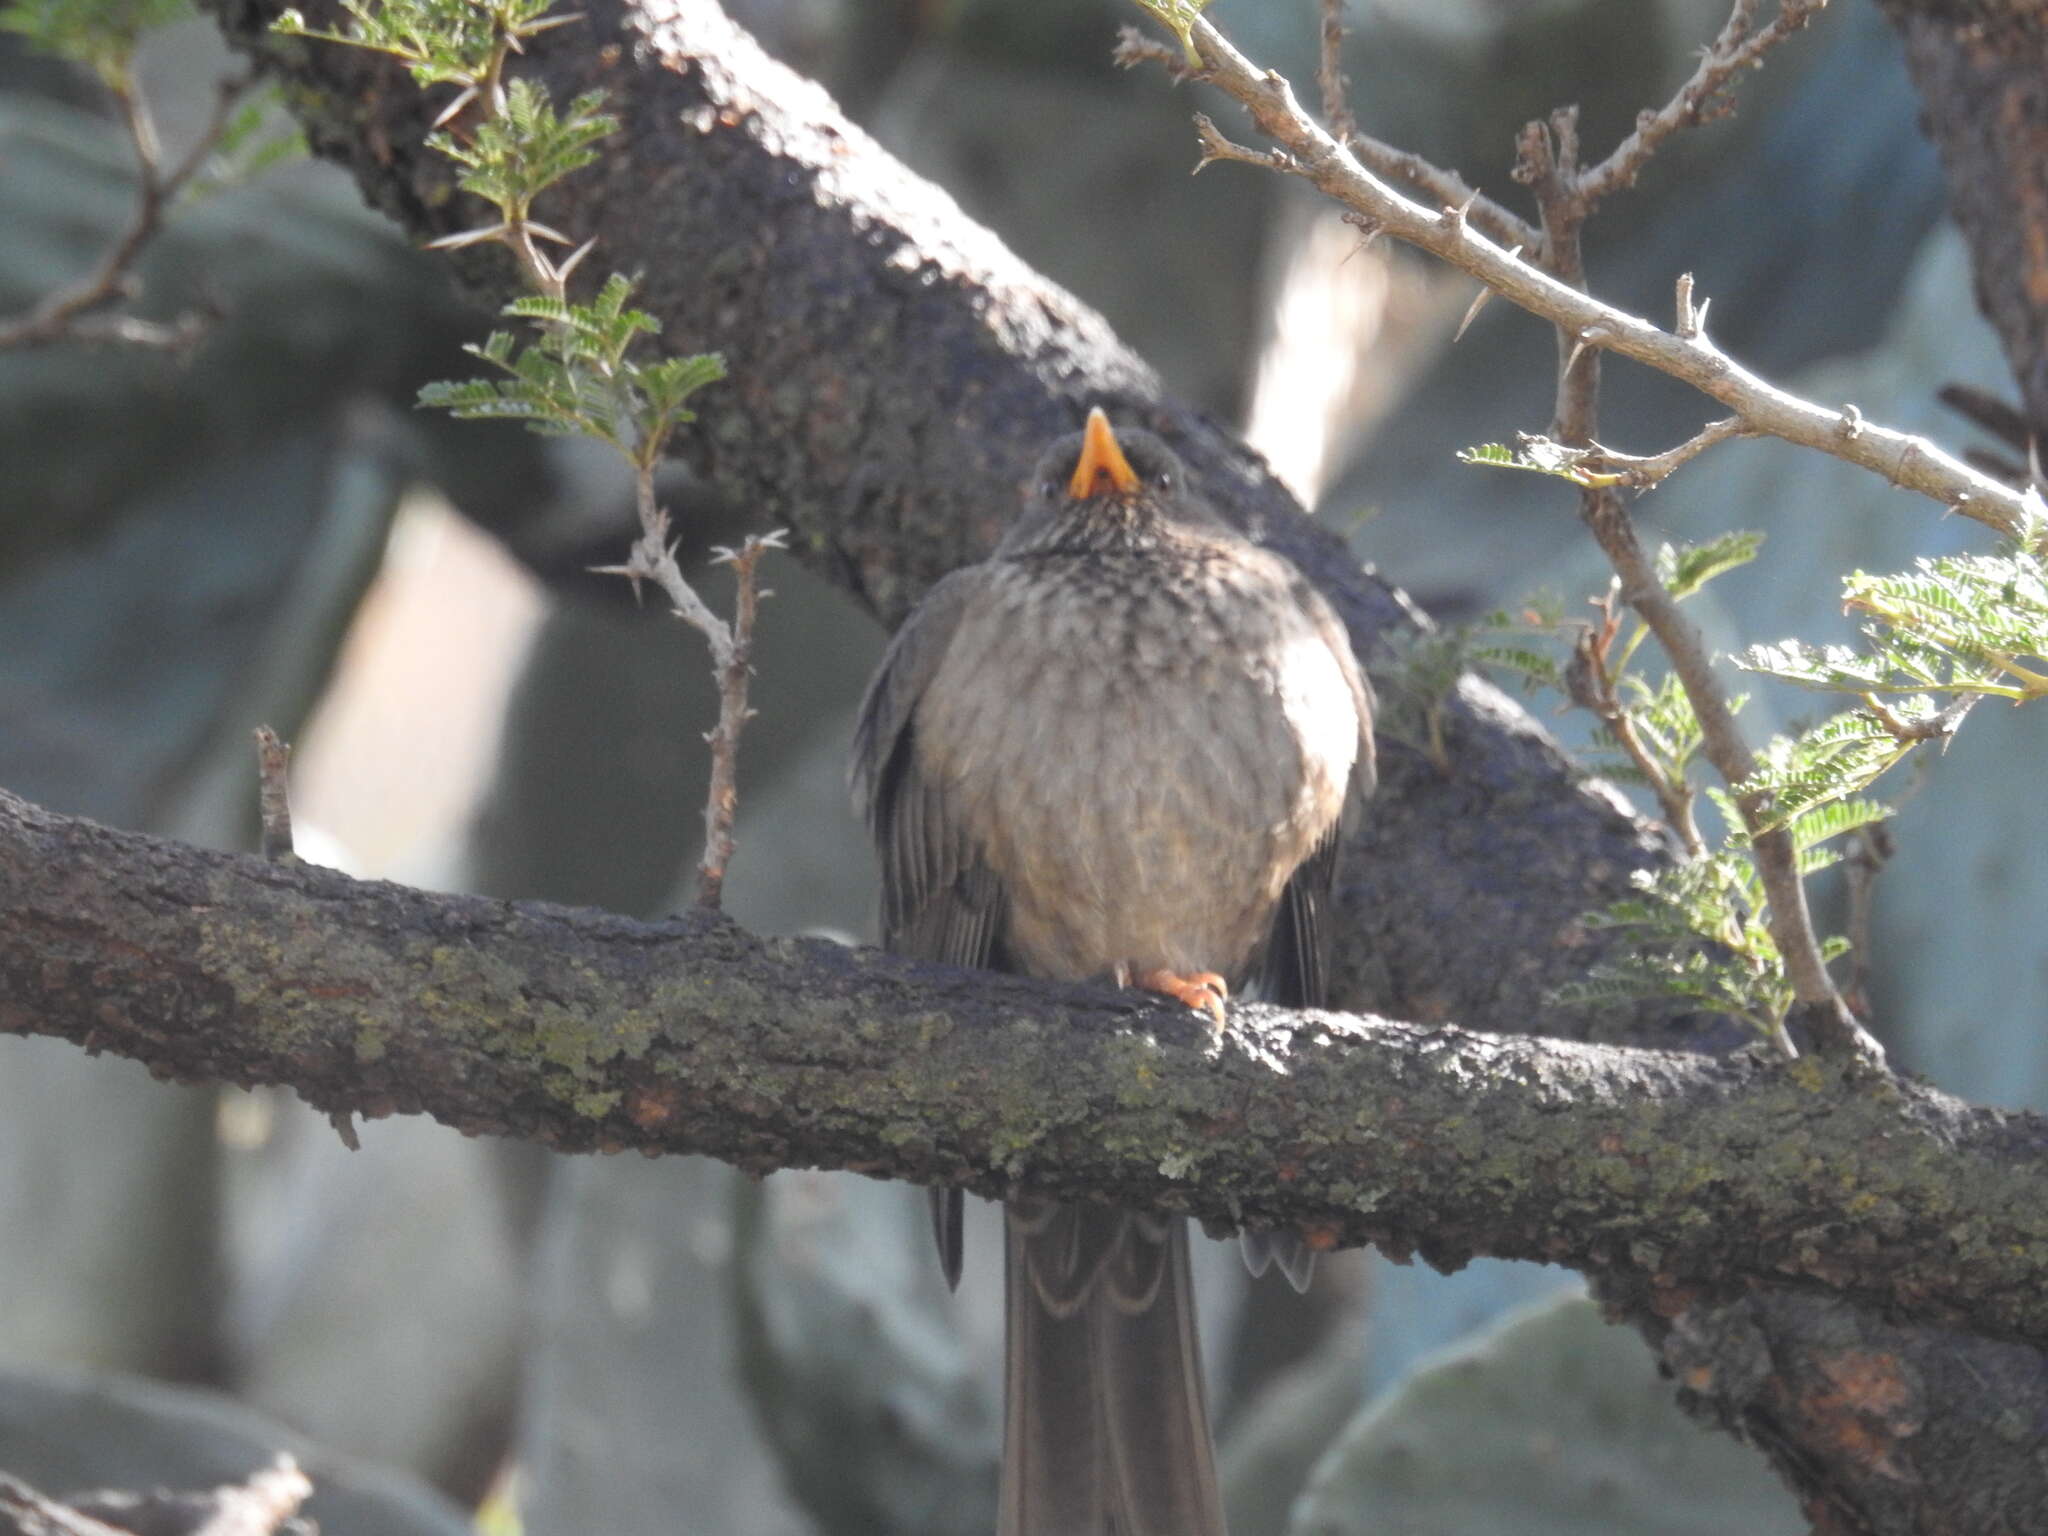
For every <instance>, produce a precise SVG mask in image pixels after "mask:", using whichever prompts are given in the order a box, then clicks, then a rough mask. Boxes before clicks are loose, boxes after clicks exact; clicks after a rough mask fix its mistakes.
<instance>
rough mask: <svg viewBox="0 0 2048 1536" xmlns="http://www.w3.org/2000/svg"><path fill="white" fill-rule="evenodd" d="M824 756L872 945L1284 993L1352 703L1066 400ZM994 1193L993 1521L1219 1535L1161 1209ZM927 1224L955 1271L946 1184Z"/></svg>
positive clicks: (1156, 457)
mask: <svg viewBox="0 0 2048 1536" xmlns="http://www.w3.org/2000/svg"><path fill="white" fill-rule="evenodd" d="M852 777H853V783H854V791H855V796H856V798H857V799H858V800H859V801H860V802H861V804H862V806H863V809H864V810H865V811H866V814H867V817H868V822H869V826H870V827H871V829H872V830H873V833H874V836H875V841H876V845H877V847H878V849H879V851H880V854H881V859H882V926H883V939H884V942H885V943H886V944H887V945H888V946H889V947H890V948H892V949H895V950H897V951H899V952H901V953H904V954H909V955H915V956H919V957H921V958H924V959H929V960H939V961H946V962H949V963H951V964H955V965H966V966H985V967H989V968H991V969H996V970H1004V971H1013V972H1017V973H1020V974H1023V975H1028V976H1042V977H1048V978H1058V979H1066V980H1082V979H1091V978H1100V979H1114V980H1116V981H1118V982H1120V983H1124V984H1131V983H1135V984H1137V985H1141V986H1146V987H1150V988H1153V989H1155V990H1159V991H1163V992H1167V993H1169V994H1170V995H1173V996H1176V997H1179V998H1181V999H1182V1000H1183V1001H1185V1002H1188V1003H1189V1004H1190V1005H1191V1006H1195V1007H1203V1008H1207V1009H1208V1010H1209V1011H1211V1012H1212V1013H1214V1014H1216V1016H1217V1017H1218V1018H1219V1019H1220V1017H1221V1004H1222V996H1223V993H1224V991H1225V990H1226V989H1227V988H1240V987H1243V986H1245V985H1247V984H1250V983H1253V982H1257V983H1258V984H1259V985H1260V987H1261V990H1262V991H1263V992H1264V993H1265V995H1266V996H1268V997H1269V998H1270V999H1271V1000H1273V1001H1275V1002H1281V1003H1286V1004H1290V1005H1294V1006H1313V1005H1317V1004H1320V1003H1321V1002H1322V1001H1323V992H1324V949H1325V941H1326V934H1325V931H1324V928H1325V921H1326V913H1327V910H1328V906H1329V901H1330V890H1331V880H1332V877H1333V874H1334V863H1335V857H1336V848H1337V837H1338V828H1339V822H1340V819H1341V818H1342V815H1343V812H1344V810H1345V807H1346V805H1347V803H1349V802H1352V801H1355V800H1357V799H1359V798H1362V797H1363V795H1365V794H1366V793H1368V792H1370V790H1371V787H1372V783H1373V755H1372V718H1371V707H1370V694H1369V692H1368V690H1367V687H1366V684H1365V681H1364V678H1363V675H1362V674H1361V673H1360V672H1359V670H1358V666H1357V664H1356V662H1355V661H1354V660H1353V658H1352V654H1351V647H1350V644H1349V642H1348V640H1347V639H1346V637H1345V634H1344V631H1343V628H1342V626H1341V625H1340V624H1339V623H1338V622H1337V619H1336V617H1335V615H1334V614H1333V613H1332V612H1331V610H1330V608H1329V605H1328V604H1327V603H1326V602H1324V600H1323V599H1322V597H1321V596H1320V595H1319V594H1317V593H1316V592H1315V590H1314V589H1313V588H1311V587H1310V586H1309V585H1308V583H1307V582H1306V581H1305V580H1303V578H1302V576H1301V575H1300V573H1299V572H1298V571H1296V570H1295V569H1294V567H1293V566H1292V565H1290V564H1288V562H1287V561H1286V560H1284V559H1282V558H1281V557H1280V556H1278V555H1275V554H1273V553H1271V552H1270V551H1267V550H1263V549H1260V548H1259V547H1257V546H1256V545H1254V544H1252V543H1250V542H1249V541H1248V540H1246V539H1245V538H1243V537H1242V536H1241V535H1239V534H1238V533H1236V532H1235V531H1233V530H1232V529H1230V528H1229V527H1228V526H1227V525H1226V524H1224V523H1223V522H1222V521H1221V520H1220V519H1219V518H1217V517H1216V516H1215V514H1214V513H1213V512H1212V511H1211V510H1210V509H1209V508H1208V507H1207V506H1206V505H1204V504H1203V503H1202V502H1201V501H1200V499H1199V498H1197V497H1196V496H1195V495H1194V494H1193V493H1192V491H1191V490H1190V488H1189V487H1188V485H1187V484H1186V480H1185V474H1184V471H1183V470H1182V467H1181V465H1180V461H1179V460H1178V459H1177V458H1176V457H1175V456H1174V455H1173V453H1172V452H1171V451H1170V450H1169V449H1168V448H1167V447H1166V446H1165V445H1164V444H1163V443H1161V442H1159V441H1158V439H1156V438H1154V437H1152V436H1151V435H1150V434H1149V433H1144V432H1138V431H1126V432H1125V433H1123V434H1122V435H1121V440H1119V437H1118V436H1117V435H1116V434H1113V433H1112V431H1111V429H1110V427H1109V423H1108V420H1107V418H1106V417H1104V416H1103V414H1102V412H1101V411H1100V409H1099V408H1098V409H1097V410H1096V411H1094V412H1092V413H1091V414H1090V417H1089V422H1088V427H1087V429H1086V430H1085V431H1084V432H1081V433H1076V434H1074V435H1072V436H1070V437H1067V438H1063V439H1061V440H1060V441H1059V442H1058V443H1055V444H1054V445H1053V446H1052V447H1051V448H1050V449H1049V450H1048V451H1047V453H1046V455H1045V457H1044V458H1043V459H1042V460H1041V462H1040V464H1039V468H1038V471H1037V473H1036V474H1035V475H1034V477H1033V479H1032V482H1031V486H1030V488H1029V490H1028V491H1027V495H1026V504H1025V509H1024V513H1023V515H1022V516H1021V517H1020V518H1019V519H1018V520H1017V522H1016V523H1015V524H1014V525H1013V526H1012V527H1011V529H1010V531H1009V532H1008V534H1007V535H1006V536H1005V537H1004V538H1003V540H1002V542H1001V543H1000V544H999V545H998V546H997V548H996V550H995V553H994V554H993V555H991V556H990V557H989V559H988V560H987V561H985V562H984V563H982V564H980V565H976V566H972V567H969V568H967V569H965V570H961V571H956V572H955V573H954V574H952V575H951V576H948V577H947V578H946V579H945V580H943V581H941V582H940V583H939V584H938V585H937V586H935V587H934V588H932V590H931V592H930V593H929V594H928V595H927V596H926V597H925V600H924V601H923V603H921V604H920V605H919V606H918V608H917V609H916V611H915V612H913V613H912V614H911V616H910V618H909V619H908V620H907V621H905V623H904V625H903V627H902V629H901V630H900V631H899V632H898V633H897V635H896V638H895V640H894V642H893V643H892V644H891V645H890V647H889V650H888V654H887V655H886V656H884V658H883V660H882V665H881V668H880V670H879V671H878V672H877V673H876V676H875V680H874V682H873V684H872V685H871V686H870V687H869V690H868V695H867V699H866V701H865V703H864V704H863V706H862V709H861V718H860V724H859V727H858V730H857V732H856V735H855V740H854V754H853V768H852ZM1007 1210H1008V1223H1007V1226H1008V1233H1009V1235H1008V1240H1007V1243H1006V1261H1005V1276H1006V1286H1007V1290H1008V1298H1007V1316H1008V1326H1007V1350H1006V1352H1007V1357H1008V1363H1007V1381H1006V1392H1005V1405H1006V1406H1005V1425H1004V1437H1003V1439H1004V1446H1003V1474H1002V1492H1001V1510H1002V1517H1001V1526H1000V1532H1001V1536H1220V1533H1221V1532H1222V1531H1223V1514H1222V1504H1221V1498H1220V1495H1219V1494H1218V1492H1217V1487H1216V1472H1215V1463H1214V1453H1213V1451H1212V1450H1211V1447H1210V1440H1209V1428H1208V1416H1207V1412H1206V1409H1205V1407H1204V1403H1203V1387H1202V1376H1201V1362H1200V1359H1199V1356H1198V1354H1197V1351H1196V1347H1195V1326H1194V1309H1193V1292H1192V1290H1191V1288H1190V1285H1189V1280H1188V1237H1187V1226H1186V1222H1185V1220H1184V1219H1183V1218H1180V1217H1177V1216H1176V1217H1164V1216H1157V1215H1152V1214H1148V1213H1142V1212H1133V1211H1118V1210H1112V1209H1109V1208H1106V1207H1095V1206H1064V1205H1057V1204H1053V1203H1051V1202H1046V1201H1040V1200H1034V1199H1023V1198H1017V1199H1012V1200H1011V1201H1010V1202H1009V1204H1008V1206H1007ZM933 1213H934V1221H935V1226H936V1229H937V1233H938V1238H939V1246H940V1254H941V1261H942V1263H943V1264H944V1266H945V1268H946V1273H947V1278H948V1279H949V1280H957V1278H958V1275H959V1264H960V1252H959V1233H960V1219H959V1197H958V1192H957V1191H955V1192H951V1193H950V1194H948V1193H944V1192H941V1193H940V1194H938V1195H937V1196H935V1199H934V1204H933Z"/></svg>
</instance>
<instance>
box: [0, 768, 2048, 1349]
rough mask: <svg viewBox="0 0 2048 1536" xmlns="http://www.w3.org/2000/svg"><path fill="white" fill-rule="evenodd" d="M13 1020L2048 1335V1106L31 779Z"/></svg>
mask: <svg viewBox="0 0 2048 1536" xmlns="http://www.w3.org/2000/svg"><path fill="white" fill-rule="evenodd" d="M0 929H4V931H5V932H6V933H7V934H8V935H9V942H8V944H7V945H6V947H5V948H4V949H0V1030H5V1031H8V1032H11V1033H34V1034H51V1035H59V1036H63V1037H65V1038H69V1039H72V1040H76V1041H78V1042H80V1043H81V1044H84V1045H85V1046H86V1047H87V1048H89V1049H93V1050H105V1051H113V1052H116V1053H118V1054H121V1055H126V1056H132V1057H134V1058H136V1059H138V1060H141V1061H144V1062H146V1063H147V1064H148V1065H149V1066H150V1067H151V1068H152V1069H153V1070H155V1071H157V1072H158V1073H160V1074H161V1075H163V1076H166V1077H178V1078H188V1079H201V1080H215V1081H225V1082H233V1083H243V1084H255V1083H272V1082H276V1083H287V1084H290V1085H291V1086H292V1087H294V1088H296V1089H297V1090H298V1091H299V1092H300V1094H301V1095H302V1096H304V1097H305V1098H306V1099H307V1100H308V1101H309V1102H311V1103H312V1104H314V1105H315V1106H316V1107H319V1108H322V1109H326V1110H328V1111H330V1112H333V1111H342V1110H353V1111H355V1112H358V1113H361V1114H364V1115H368V1116H371V1117H374V1116H376V1115H379V1114H382V1113H388V1112H391V1111H402V1112H425V1113H429V1114H432V1115H434V1116H435V1117H436V1118H437V1119H440V1120H443V1121H445V1122H447V1123H448V1124H451V1125H454V1126H456V1127H458V1128H459V1129H461V1130H463V1131H466V1132H470V1133H487V1134H497V1135H511V1136H518V1137H521V1138H524V1139H529V1140H534V1141H539V1142H541V1143H543V1144H546V1145H549V1146H552V1147H557V1148H560V1149H563V1150H581V1149H588V1148H604V1149H620V1148H627V1147H633V1148H639V1149H643V1150H648V1151H661V1152H702V1153H708V1154H710V1155H713V1156H716V1157H720V1158H723V1159H725V1160H727V1161H729V1162H733V1163H736V1164H738V1165H740V1166H741V1167H746V1168H754V1169H768V1168H775V1167H785V1166H791V1165H804V1164H811V1165H817V1166H823V1167H835V1168H851V1169H856V1170H858V1171H861V1172H865V1173H873V1174H880V1175H885V1176H891V1177H898V1178H907V1179H916V1180H921V1181H926V1182H959V1183H963V1184H965V1185H967V1186H968V1187H970V1188H973V1189H976V1190H978V1191H980V1192H982V1193H985V1194H1001V1193H1003V1192H1006V1191H1008V1190H1010V1189H1012V1188H1025V1189H1029V1190H1032V1191H1033V1192H1036V1193H1041V1194H1051V1195H1059V1196H1066V1197H1082V1198H1105V1197H1107V1198H1111V1199H1114V1200H1117V1201H1120V1202H1125V1203H1130V1204H1137V1205H1154V1206H1165V1207H1171V1208H1179V1209H1185V1210H1188V1211H1191V1212H1193V1213H1194V1214H1196V1215H1198V1216H1201V1217H1204V1218H1207V1219H1209V1220H1212V1221H1222V1222H1228V1221H1233V1220H1236V1219H1239V1218H1242V1219H1244V1220H1246V1221H1248V1222H1251V1223H1253V1224H1256V1225H1276V1224H1284V1225H1289V1226H1297V1227H1301V1228H1304V1229H1306V1230H1307V1231H1308V1232H1309V1233H1310V1234H1311V1237H1312V1240H1313V1241H1314V1242H1316V1243H1317V1244H1318V1245H1319V1246H1329V1245H1336V1244H1349V1243H1358V1242H1366V1241H1370V1242H1373V1243H1375V1244H1377V1245H1379V1246H1380V1247H1381V1248H1383V1249H1385V1250H1387V1251H1390V1252H1394V1253H1397V1254H1399V1253H1405V1252H1410V1251H1414V1252H1419V1253H1421V1254H1423V1255H1424V1256H1426V1257H1428V1258H1429V1259H1430V1260H1431V1261H1433V1262H1435V1263H1438V1264H1442V1265H1456V1264H1459V1263H1462V1262H1463V1261H1465V1260H1467V1259H1469V1258H1472V1257H1474V1256H1476V1255H1480V1254H1497V1255H1500V1256H1503V1257H1510V1258H1524V1259H1540V1260H1546V1261H1549V1262H1553V1263H1566V1264H1571V1265H1574V1266H1577V1267H1580V1268H1584V1269H1586V1270H1588V1271H1591V1272H1594V1273H1598V1274H1607V1275H1612V1276H1617V1277H1633V1279H1634V1280H1635V1281H1636V1282H1637V1283H1638V1284H1647V1285H1649V1286H1651V1287H1653V1288H1654V1289H1655V1290H1657V1291H1659V1292H1664V1293H1670V1294H1671V1295H1672V1296H1673V1297H1674V1298H1677V1297H1679V1296H1681V1294H1683V1293H1701V1292H1704V1293H1718V1292H1722V1291H1730V1292H1732V1291H1734V1290H1739V1289H1740V1288H1741V1286H1742V1285H1743V1284H1744V1283H1745V1282H1749V1281H1757V1280H1774V1281H1781V1280H1785V1279H1787V1278H1793V1279H1800V1280H1805V1281H1810V1282H1812V1283H1814V1284H1816V1285H1821V1286H1826V1287H1829V1288H1831V1289H1834V1290H1837V1291H1840V1292H1842V1293H1845V1294H1847V1295H1850V1296H1854V1297H1859V1298H1861V1299H1863V1300H1866V1301H1869V1302H1873V1303H1877V1304H1880V1305H1882V1306H1884V1307H1886V1308H1888V1309H1891V1310H1892V1311H1893V1312H1895V1313H1896V1314H1897V1315H1899V1316H1901V1317H1907V1318H1916V1319H1921V1320H1941V1321H1945V1322H1952V1323H1959V1324H1965V1325H1968V1326H1970V1327H1973V1328H1975V1329H1978V1330H1981V1331H1984V1332H1989V1333H1995V1334H2007V1335H2015V1336H2021V1337H2025V1338H2028V1339H2034V1340H2040V1339H2048V1125H2044V1124H2043V1122H2041V1121H2040V1120H2037V1119H2035V1118H2033V1117H2030V1116H2025V1115H2006V1114H2000V1113H1996V1112H1993V1111H1989V1110H1979V1109H1972V1108H1970V1107H1968V1106H1965V1105H1963V1104H1960V1103H1957V1102H1956V1101H1954V1100H1952V1099H1948V1098H1946V1097H1944V1096H1942V1095H1940V1094H1938V1093H1935V1092H1933V1091H1932V1090H1929V1089H1925V1088H1921V1087H1918V1086H1915V1085H1912V1084H1908V1083H1903V1082H1900V1081H1898V1080H1896V1079H1893V1078H1891V1077H1889V1076H1886V1075H1884V1074H1882V1073H1877V1072H1871V1071H1865V1070H1860V1069H1842V1068H1835V1067H1826V1066H1822V1065H1819V1064H1816V1063H1806V1064H1802V1065H1800V1066H1798V1067H1794V1068H1785V1067H1780V1066H1776V1065H1771V1064H1759V1063H1756V1062H1752V1061H1748V1060H1743V1059H1736V1060H1714V1059H1711V1058H1705V1057H1699V1056H1693V1055H1687V1054H1679V1053H1671V1052H1657V1051H1642V1050H1631V1049H1623V1048H1600V1047H1589V1046H1581V1045H1572V1044H1564V1043H1559V1042H1555V1041H1544V1040H1537V1039H1508V1038H1501V1037H1498V1036H1489V1035H1481V1034H1474V1033H1469V1032H1466V1031H1463V1030H1459V1029H1455V1028H1449V1027H1443V1028H1433V1029H1432V1028H1423V1027H1420V1026H1417V1025H1413V1024H1400V1023H1392V1022H1388V1021H1384V1020H1360V1019H1347V1018H1343V1017H1339V1016H1335V1015H1293V1014H1286V1013H1281V1012H1278V1011H1275V1010H1270V1009H1240V1010H1238V1011H1237V1012H1236V1014H1235V1015H1234V1018H1233V1023H1232V1027H1231V1029H1230V1031H1229V1032H1228V1034H1227V1035H1226V1037H1225V1038H1224V1039H1223V1041H1222V1042H1221V1044H1220V1045H1218V1046H1213V1047H1212V1046H1211V1045H1210V1044H1209V1042H1208V1036H1207V1030H1206V1026H1205V1025H1204V1024H1203V1023H1202V1021H1200V1020H1198V1019H1197V1018H1195V1017H1194V1016H1193V1015H1191V1014H1188V1013H1185V1012H1183V1011H1181V1010H1177V1009H1172V1008H1167V1007H1161V1006H1158V1005H1156V1004H1153V1003H1144V1002H1138V1001H1134V1000H1132V999H1131V998H1129V997H1126V996H1122V995H1119V994H1115V993H1108V992H1104V991H1101V990H1098V989H1090V988H1082V987H1063V988H1055V987H1049V986H1045V985H1040V984H1034V983H1028V982H1025V981H1022V980H1017V979H1014V978H1001V977H993V976H988V975H984V974H979V973H967V972H951V971H945V970H941V969H936V968H925V967H919V966H915V965H912V964H910V963H908V962H906V961H903V960H899V959H896V958H894V957H891V956H887V955H884V954H881V953H878V952H875V951H867V950H848V949H841V948H838V947H835V946H833V945H830V944H827V943H823V942H819V941H810V940H779V941H771V940H761V939H756V938H754V937H752V936H750V935H748V934H746V933H744V932H742V931H740V930H739V929H737V928H735V927H733V926H731V925H730V924H728V923H725V922H722V921H719V920H717V919H716V918H714V917H712V916H710V915H709V914H704V913H692V914H691V915H689V916H688V917H683V918H677V919H673V920H671V921H669V922H666V923H661V924H654V925H643V924H639V923H634V922H629V921H627V920H625V919H622V918H615V917H608V916H604V915H600V914H596V913H589V912H575V911H569V910H566V909H562V908H555V907H547V906H538V905H514V904H510V903H505V902H494V901H483V900H478V899H474V898H469V897H458V896H435V895H429V894H427V893H424V892H420V891H414V890H408V889H405V888H402V887H398V886H392V885H385V884H378V883H358V882H355V881H352V880H349V879H347V878H345V877H343V876H341V875H338V874H335V873H333V872H332V871H328V870H322V869H318V868H312V867H308V866H298V865H288V864H274V863H267V862H265V861H262V860H259V859H254V858H244V857H234V856H228V855H221V854H214V853H209V852H205V851H201V850H197V849H191V848H186V847H182V846H179V845H176V844H172V843H165V842H161V841H158V840H155V839H151V838H147V837H143V836H140V835H136V834H129V833H118V832H112V831H108V830H106V829H103V828H99V827H96V826H93V825H91V824H90V823H85V822H80V821H74V820H71V819H68V818H64V817H59V816H55V815H51V814H49V813H46V812H43V811H40V810H37V809H35V808H34V807H31V806H28V805H26V804H24V803H23V802H21V801H19V800H15V799H13V798H12V797H8V796H4V795H0Z"/></svg>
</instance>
